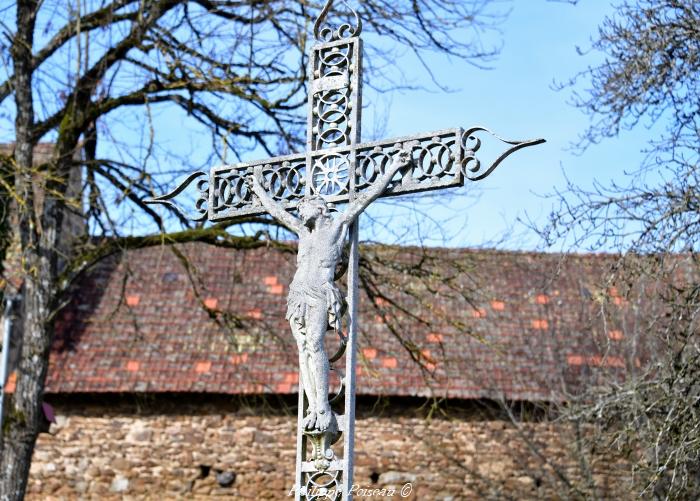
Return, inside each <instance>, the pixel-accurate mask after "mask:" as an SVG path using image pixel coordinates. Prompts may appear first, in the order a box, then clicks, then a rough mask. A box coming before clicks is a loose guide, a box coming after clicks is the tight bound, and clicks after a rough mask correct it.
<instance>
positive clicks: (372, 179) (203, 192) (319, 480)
mask: <svg viewBox="0 0 700 501" xmlns="http://www.w3.org/2000/svg"><path fill="white" fill-rule="evenodd" d="M332 5H333V0H327V2H326V5H325V6H324V8H323V10H322V12H321V14H320V16H319V18H318V19H317V21H316V23H315V25H314V35H315V38H316V40H317V42H318V43H317V44H316V45H314V47H313V48H312V51H311V54H310V57H309V72H308V73H309V96H308V115H307V127H308V131H307V140H306V151H305V152H303V153H297V154H291V155H285V156H281V157H275V158H270V159H266V160H260V161H256V162H250V163H243V164H238V165H221V166H217V167H213V168H212V169H211V170H210V171H209V172H203V171H199V172H195V173H193V174H191V175H190V176H188V177H187V178H186V179H185V180H184V181H183V182H182V183H180V185H179V186H178V187H177V188H175V189H174V190H173V191H172V192H170V193H168V194H166V195H162V196H159V197H155V198H153V199H150V200H147V201H146V203H156V204H163V205H166V206H169V207H170V208H171V209H174V210H175V211H177V212H179V213H180V214H182V215H183V216H185V217H188V218H190V219H192V220H195V221H210V222H218V221H225V220H229V219H232V218H235V217H239V216H246V215H257V214H265V213H269V214H271V215H272V216H273V217H275V218H276V219H278V220H280V221H281V222H282V224H285V225H286V226H287V227H288V228H290V230H292V231H294V232H295V233H297V235H298V236H299V250H298V253H299V256H298V258H297V271H296V274H295V276H294V279H293V281H292V283H291V284H290V290H289V296H288V308H287V319H288V320H289V322H290V328H291V330H292V333H293V335H294V337H295V339H296V341H297V345H298V347H299V361H300V377H299V409H298V426H297V441H296V449H297V461H296V469H295V480H294V490H295V499H296V500H298V501H302V500H311V499H333V500H338V499H342V500H343V501H348V500H351V499H352V493H351V490H352V482H353V466H354V465H353V456H354V433H355V366H356V357H357V334H358V325H359V313H358V306H359V289H358V274H359V269H358V264H359V215H360V213H361V212H362V211H363V210H364V209H365V208H366V207H367V205H369V203H371V201H373V200H374V199H376V198H378V197H380V196H381V197H388V196H399V195H404V194H410V193H418V192H423V191H429V190H441V189H446V188H453V187H461V186H464V183H465V180H470V181H479V180H481V179H484V178H486V177H487V176H488V175H490V174H491V172H493V171H494V169H495V168H496V167H498V165H500V163H501V162H502V161H503V160H504V159H505V158H506V157H508V156H509V155H510V154H512V153H513V152H515V151H517V150H519V149H522V148H525V147H528V146H532V145H536V144H540V143H542V142H544V140H543V139H533V140H526V141H509V140H504V139H501V138H500V137H498V136H496V135H495V134H493V133H492V132H491V131H489V130H488V129H486V128H484V127H480V126H475V127H470V128H469V129H466V130H464V129H461V128H456V129H445V130H441V131H437V132H432V133H429V134H418V135H414V136H408V137H401V138H395V139H390V140H384V141H375V142H371V143H361V142H360V140H361V137H360V133H361V131H360V129H361V114H362V81H363V80H362V40H361V39H360V33H361V30H362V24H361V21H360V18H359V16H358V15H357V13H356V12H355V11H352V10H351V15H352V16H354V23H352V22H351V23H344V24H340V25H338V26H332V25H329V24H325V21H326V18H327V16H328V14H329V12H330V10H331V8H332ZM482 137H484V138H485V139H488V140H491V141H493V140H495V141H500V142H502V143H505V144H506V145H507V148H506V149H505V151H503V153H501V155H500V156H499V157H498V158H496V159H495V160H493V161H491V162H490V163H482V162H481V159H480V156H481V144H482ZM186 190H189V191H190V192H192V194H193V195H194V198H195V203H194V212H190V211H188V210H185V209H183V208H182V207H180V206H179V205H178V204H177V203H176V202H175V198H176V197H177V196H178V195H180V194H181V193H183V192H185V191H186ZM342 203H347V204H348V208H347V209H346V211H345V212H344V213H341V214H340V215H338V216H335V215H333V213H332V211H331V206H330V205H329V204H342ZM294 214H296V215H294ZM346 238H349V244H350V257H349V265H348V271H347V294H346V296H345V298H343V297H342V295H341V293H340V291H339V289H338V287H337V286H336V285H335V283H334V280H335V277H334V270H335V267H336V265H337V264H338V261H339V258H340V251H341V250H342V247H343V246H344V244H345V243H346ZM346 305H347V310H348V313H347V315H345V317H346V318H345V322H343V311H344V310H345V306H346ZM343 323H344V324H345V325H346V328H345V329H343V328H342V325H343ZM334 330H335V331H336V333H338V334H339V336H340V337H341V338H343V337H345V340H344V341H342V342H341V345H340V349H339V351H338V352H337V353H336V354H335V355H334V356H332V357H328V354H326V353H325V349H324V348H323V340H324V338H325V335H326V334H327V332H332V331H334ZM343 330H344V331H345V336H343V334H342V332H341V331H343ZM343 356H345V374H344V376H342V377H341V389H340V391H339V392H338V394H336V395H335V396H334V397H333V398H329V392H328V391H325V390H327V389H328V382H329V374H330V371H331V370H333V367H332V364H334V363H335V362H337V361H338V360H340V359H341V358H342V357H343ZM321 389H324V391H325V394H323V395H320V394H319V392H320V391H321ZM341 400H342V401H343V402H344V405H343V409H342V414H340V413H339V412H336V410H339V409H338V402H340V401H341ZM331 406H333V407H331ZM341 438H342V439H343V442H342V444H343V455H342V458H341V459H339V458H338V457H337V455H336V453H335V451H334V450H333V446H334V445H335V444H336V443H338V442H339V441H340V439H341ZM309 445H311V450H309Z"/></svg>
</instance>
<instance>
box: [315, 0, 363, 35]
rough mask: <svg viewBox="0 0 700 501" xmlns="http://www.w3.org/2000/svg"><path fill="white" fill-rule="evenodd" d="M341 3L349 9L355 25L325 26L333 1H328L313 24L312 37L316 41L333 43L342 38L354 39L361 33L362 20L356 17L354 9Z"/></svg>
mask: <svg viewBox="0 0 700 501" xmlns="http://www.w3.org/2000/svg"><path fill="white" fill-rule="evenodd" d="M343 3H344V4H345V5H347V7H348V9H350V12H352V15H353V16H354V17H355V24H354V25H353V24H350V23H343V24H341V25H339V26H336V27H334V26H331V25H329V24H326V18H327V17H328V13H329V12H330V11H331V9H332V8H333V0H328V1H327V2H326V5H325V6H324V7H323V9H322V10H321V13H320V14H319V15H318V18H317V19H316V22H315V23H314V37H315V38H316V41H318V42H333V41H335V40H342V39H344V38H351V37H356V36H358V35H359V34H360V32H361V31H362V20H361V19H360V16H358V15H357V12H356V11H355V9H353V8H352V7H350V5H349V4H348V3H347V2H346V1H345V0H343Z"/></svg>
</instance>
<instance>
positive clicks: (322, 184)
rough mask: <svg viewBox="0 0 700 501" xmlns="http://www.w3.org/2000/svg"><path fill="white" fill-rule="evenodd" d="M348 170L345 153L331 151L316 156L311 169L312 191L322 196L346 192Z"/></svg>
mask: <svg viewBox="0 0 700 501" xmlns="http://www.w3.org/2000/svg"><path fill="white" fill-rule="evenodd" d="M350 171H351V169H350V161H349V160H348V157H347V155H342V154H336V153H333V154H329V155H324V156H322V157H321V158H318V159H317V160H316V161H315V162H314V166H313V168H312V169H311V187H312V190H313V193H314V194H315V195H321V196H323V197H334V196H337V195H342V194H345V193H347V192H348V183H349V181H350Z"/></svg>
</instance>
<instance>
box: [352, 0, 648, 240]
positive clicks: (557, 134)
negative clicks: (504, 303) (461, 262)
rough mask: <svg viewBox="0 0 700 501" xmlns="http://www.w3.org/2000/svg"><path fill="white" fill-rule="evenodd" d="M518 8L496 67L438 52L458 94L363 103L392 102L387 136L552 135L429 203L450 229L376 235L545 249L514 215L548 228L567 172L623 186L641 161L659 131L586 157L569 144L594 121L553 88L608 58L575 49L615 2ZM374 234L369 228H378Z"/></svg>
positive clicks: (382, 210)
mask: <svg viewBox="0 0 700 501" xmlns="http://www.w3.org/2000/svg"><path fill="white" fill-rule="evenodd" d="M510 5H511V6H512V10H511V12H510V16H509V17H508V19H507V21H506V22H505V23H504V24H503V25H502V27H501V29H502V32H503V49H502V52H501V54H500V56H499V57H498V58H497V59H496V61H494V62H493V63H492V64H491V66H492V68H493V69H491V70H486V71H484V70H480V69H477V68H474V67H472V66H470V65H467V64H464V63H463V62H455V61H449V60H447V59H446V58H444V57H440V56H435V57H433V58H432V59H431V65H432V67H433V68H434V69H435V73H436V75H437V79H438V80H439V81H440V82H441V83H443V84H447V85H449V86H450V87H452V88H453V89H455V88H456V89H457V90H456V91H455V92H451V93H445V92H443V91H440V90H439V89H437V88H436V87H435V86H434V85H433V86H432V87H431V88H430V89H429V90H425V91H408V92H395V93H393V94H392V95H391V96H389V97H386V96H384V97H383V98H382V97H378V96H376V95H372V94H371V93H367V94H369V95H367V94H366V97H365V102H366V104H367V102H368V101H370V102H372V104H374V103H383V106H377V107H376V109H378V110H383V109H385V108H386V103H387V102H389V103H390V107H389V108H388V120H387V123H386V133H387V134H388V135H389V136H400V135H405V134H413V133H417V132H428V131H430V130H438V129H441V128H448V127H459V126H462V127H466V126H471V125H484V126H487V127H489V128H490V129H491V130H493V131H494V132H496V133H497V134H499V135H501V136H503V137H506V138H510V139H527V138H534V137H544V138H546V140H547V143H546V144H544V145H539V146H535V147H532V148H528V149H525V150H521V151H519V152H517V153H515V154H514V155H513V156H511V157H510V158H509V159H508V160H506V161H505V162H504V163H503V164H501V166H499V167H498V169H497V170H496V171H494V173H493V174H492V175H491V176H490V177H489V178H487V179H485V180H483V181H481V182H479V183H474V184H471V185H468V186H466V187H465V188H463V189H462V190H460V191H459V192H457V193H456V194H455V195H454V196H453V197H450V199H449V200H447V201H446V202H445V203H444V204H442V206H441V207H440V208H438V209H434V208H430V209H429V212H430V214H432V215H434V216H435V218H436V219H437V220H438V221H441V220H442V221H446V223H444V227H445V228H446V230H447V231H446V233H447V235H442V234H439V233H438V232H437V228H436V227H435V225H430V224H423V231H422V234H418V233H417V232H415V231H414V232H412V234H406V233H405V232H401V231H399V234H397V235H391V234H390V233H387V232H384V231H380V232H378V233H377V234H376V236H375V238H377V239H379V240H387V241H392V239H396V238H399V239H404V240H405V239H407V238H408V239H409V240H422V241H426V242H427V243H433V244H435V245H442V244H447V245H454V246H470V247H471V246H482V245H489V243H492V242H494V241H496V240H500V239H501V237H503V236H506V238H505V240H504V241H503V242H502V243H501V244H499V245H502V246H505V247H507V248H515V249H535V248H538V247H539V246H540V241H539V239H538V237H537V236H536V235H535V234H533V233H532V232H529V231H527V229H526V228H525V227H524V226H523V225H519V224H517V223H516V220H517V219H518V218H519V217H521V218H522V217H524V215H525V214H526V213H527V215H528V216H529V218H530V219H533V220H535V221H537V222H540V223H542V224H543V223H544V222H545V221H546V219H547V215H548V214H549V211H550V209H551V207H552V203H553V202H552V200H548V199H543V198H542V195H545V194H548V193H551V192H552V191H553V189H554V188H555V187H558V188H564V186H565V176H566V177H568V178H569V179H570V180H571V181H573V182H575V183H576V184H578V185H581V186H590V185H591V183H592V182H593V181H594V180H598V181H600V182H604V183H605V182H606V181H607V180H610V179H615V180H616V181H618V182H621V183H623V184H624V183H625V182H626V181H625V175H624V172H625V171H628V172H629V171H632V170H634V169H635V168H636V167H638V166H639V165H640V164H641V162H642V159H643V153H642V150H643V148H644V146H645V143H646V141H647V140H648V139H649V138H650V137H651V136H652V134H653V130H649V129H647V128H645V127H639V128H638V129H636V130H634V131H630V132H625V133H623V134H622V135H621V136H620V137H619V138H613V139H610V140H607V141H604V142H602V143H601V144H598V145H594V146H592V147H590V148H589V149H587V150H586V151H585V152H584V153H583V154H582V155H577V154H575V153H574V152H573V151H572V150H571V148H570V145H571V143H572V142H573V141H575V140H576V138H577V137H578V135H579V134H581V133H582V132H583V131H584V130H585V128H586V126H587V124H588V120H589V119H588V117H587V116H586V115H584V114H583V113H582V112H581V111H580V110H578V109H576V108H574V107H573V106H571V105H570V104H569V103H568V101H570V98H571V92H570V91H568V90H564V91H557V90H554V89H553V83H554V82H557V81H558V82H562V81H566V80H567V79H568V78H570V77H572V76H574V75H575V74H576V73H577V72H579V71H581V70H583V69H585V68H586V66H587V65H588V64H592V63H595V62H596V61H599V60H600V58H601V56H600V55H599V54H595V53H589V54H587V55H584V56H580V55H578V53H577V51H576V47H580V48H582V49H586V48H588V47H589V46H590V38H591V36H593V35H594V34H595V33H596V32H597V27H598V25H599V24H600V22H601V21H602V20H603V18H604V17H605V16H606V15H609V14H612V13H613V12H614V8H613V7H612V6H611V5H610V4H609V3H608V2H605V1H597V0H596V1H584V2H580V3H579V5H577V6H572V5H570V4H568V3H563V2H562V3H559V2H547V1H544V0H528V1H524V0H518V1H515V2H512V3H511V4H510ZM399 64H402V65H403V66H404V68H406V69H405V72H406V73H407V76H409V77H410V76H411V75H410V74H411V73H413V77H414V78H415V80H414V83H416V84H420V85H425V86H431V84H430V80H429V78H428V77H427V75H426V74H425V72H424V71H423V70H422V69H420V68H419V67H418V65H417V64H416V62H415V61H412V60H411V58H410V57H408V56H406V57H404V58H402V59H400V60H399ZM583 83H584V82H582V83H581V84H583ZM578 89H579V90H583V89H585V86H584V85H580V86H579V87H578ZM372 108H373V106H370V110H368V112H365V118H367V121H368V122H371V121H372V118H371V115H372V111H371V109H372ZM369 128H371V125H370V124H366V125H365V130H368V129H369ZM475 197H478V199H476V198H475ZM370 214H371V215H375V216H378V217H380V216H381V215H382V214H392V215H394V216H395V217H394V218H393V220H394V221H404V222H405V221H409V220H410V221H412V223H411V224H416V223H417V220H415V219H411V216H410V210H408V211H407V210H404V211H401V210H397V209H392V208H391V207H388V206H382V207H376V208H375V209H374V210H373V211H372V212H371V213H370ZM397 216H400V217H397ZM383 221H385V220H383ZM387 222H388V221H387ZM393 224H395V223H393ZM366 231H370V233H371V229H368V230H366ZM409 233H411V232H409ZM431 236H433V237H434V238H433V239H432V241H431Z"/></svg>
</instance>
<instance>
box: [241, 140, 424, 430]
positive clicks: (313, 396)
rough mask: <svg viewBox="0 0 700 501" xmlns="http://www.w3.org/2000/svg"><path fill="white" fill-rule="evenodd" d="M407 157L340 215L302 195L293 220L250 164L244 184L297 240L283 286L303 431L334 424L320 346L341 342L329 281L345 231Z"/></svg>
mask: <svg viewBox="0 0 700 501" xmlns="http://www.w3.org/2000/svg"><path fill="white" fill-rule="evenodd" d="M410 161H411V155H410V153H409V152H408V151H406V150H399V151H398V152H397V153H396V154H395V155H394V157H393V159H392V162H391V164H390V165H389V166H388V167H387V169H386V172H384V173H383V174H382V175H381V176H379V178H378V179H377V180H376V181H375V182H374V183H373V184H372V186H370V187H369V188H368V189H367V190H366V191H364V192H362V193H359V194H358V195H357V196H356V197H355V199H354V200H352V201H351V202H350V203H349V204H348V208H347V209H346V210H345V212H343V213H342V214H338V215H333V214H331V212H330V210H329V207H328V204H327V203H326V201H325V200H324V199H323V198H322V197H320V196H311V197H305V198H304V199H303V200H302V201H301V202H300V203H299V205H298V207H297V210H298V214H299V216H298V217H296V216H294V215H292V214H290V213H289V212H287V210H286V209H285V208H284V207H283V206H282V205H281V204H280V203H278V202H277V201H275V200H274V199H273V198H272V197H271V196H270V195H269V194H268V192H267V191H266V190H265V188H263V186H262V166H256V167H255V170H254V173H253V175H252V176H251V177H250V178H249V179H248V182H249V185H250V187H251V189H252V190H253V192H254V193H255V195H256V196H257V197H258V200H260V203H262V205H263V207H265V210H267V212H268V213H269V214H270V215H271V216H272V217H274V218H275V219H277V220H278V221H279V222H280V223H282V224H283V225H284V226H286V227H287V228H289V229H290V230H292V231H293V232H294V233H296V234H297V235H298V237H299V248H298V251H297V270H296V273H295V274H294V279H293V280H292V283H291V285H290V286H289V296H288V297H287V320H288V321H289V325H290V326H291V329H292V334H293V335H294V339H295V340H296V342H297V347H298V348H299V371H300V379H301V383H302V386H303V388H304V392H305V394H306V398H307V401H308V409H307V413H306V415H305V417H304V422H303V428H304V430H305V431H308V432H325V431H327V430H328V431H332V429H333V428H334V427H336V426H337V423H336V422H335V416H334V414H333V412H332V411H331V406H330V403H329V402H328V379H329V374H328V373H329V369H330V364H329V362H328V355H327V354H326V351H325V348H324V339H325V336H326V332H327V331H328V330H330V329H333V330H335V331H336V332H337V333H338V335H339V336H340V337H341V339H342V338H343V334H342V332H341V320H342V316H343V312H344V310H345V300H344V299H343V295H342V294H341V292H340V290H339V289H338V287H337V285H336V284H335V282H334V275H335V269H336V265H337V264H338V260H339V259H340V256H341V254H342V250H343V245H344V243H345V237H346V235H347V232H348V227H349V226H350V225H351V224H352V223H353V222H354V221H355V220H356V219H357V217H358V216H359V215H360V214H361V213H362V212H363V211H364V210H365V209H366V208H367V206H368V205H369V204H370V203H372V202H373V201H374V200H376V199H377V198H378V197H379V196H380V195H381V194H382V193H383V192H384V190H385V189H386V187H387V186H388V185H389V183H390V182H391V180H392V178H393V177H394V176H395V175H396V173H397V172H398V171H399V170H400V169H401V168H402V167H405V166H407V165H408V164H409V162H410Z"/></svg>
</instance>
